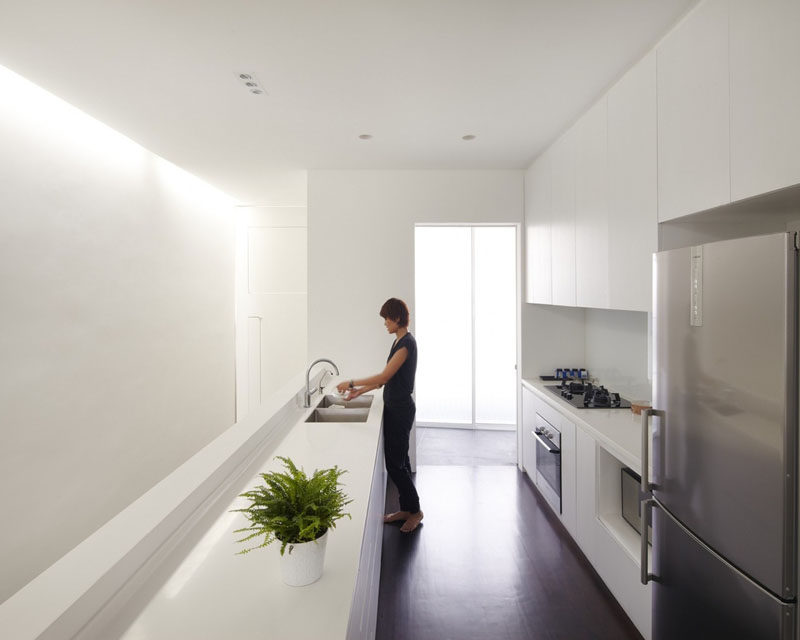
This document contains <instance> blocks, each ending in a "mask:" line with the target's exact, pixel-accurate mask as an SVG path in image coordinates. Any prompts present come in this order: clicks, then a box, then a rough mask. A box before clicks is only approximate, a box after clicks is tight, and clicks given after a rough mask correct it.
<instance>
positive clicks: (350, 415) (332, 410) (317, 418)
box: [306, 398, 369, 422]
mask: <svg viewBox="0 0 800 640" xmlns="http://www.w3.org/2000/svg"><path fill="white" fill-rule="evenodd" d="M356 399H358V398H356ZM321 405H322V403H320V405H319V406H318V408H316V409H314V410H313V411H312V412H311V415H309V416H308V418H306V422H366V421H367V416H369V407H354V408H350V409H342V408H340V407H329V408H325V407H322V406H321Z"/></svg>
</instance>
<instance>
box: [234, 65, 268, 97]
mask: <svg viewBox="0 0 800 640" xmlns="http://www.w3.org/2000/svg"><path fill="white" fill-rule="evenodd" d="M236 79H237V80H238V81H239V82H241V83H242V86H243V87H244V88H245V89H247V90H248V91H249V92H250V93H252V94H253V95H257V96H260V95H262V94H264V93H265V91H264V89H263V88H262V87H261V85H260V84H259V82H258V78H256V76H255V74H254V73H249V72H245V71H238V72H237V73H236Z"/></svg>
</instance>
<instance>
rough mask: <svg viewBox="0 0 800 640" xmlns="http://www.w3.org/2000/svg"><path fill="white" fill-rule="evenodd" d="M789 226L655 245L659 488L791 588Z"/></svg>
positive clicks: (743, 557) (699, 524)
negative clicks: (681, 245)
mask: <svg viewBox="0 0 800 640" xmlns="http://www.w3.org/2000/svg"><path fill="white" fill-rule="evenodd" d="M793 241H794V237H793V234H788V233H778V234H771V235H764V236H757V237H753V238H744V239H739V240H729V241H725V242H715V243H711V244H706V245H702V246H699V247H691V248H685V249H675V250H673V251H664V252H661V253H658V254H656V261H655V270H656V280H655V282H656V296H655V306H654V314H653V335H654V343H655V347H654V361H655V377H654V380H653V406H654V407H655V408H657V409H661V410H663V411H664V412H665V417H664V419H663V420H662V419H656V420H654V421H653V477H652V481H653V484H654V494H655V496H656V497H657V498H658V500H659V501H660V502H661V503H662V504H663V505H664V506H665V507H666V508H667V509H668V510H669V511H670V512H671V513H673V514H674V515H675V516H676V517H677V518H678V519H679V520H680V521H681V522H682V523H683V524H684V525H686V526H687V527H688V528H689V529H691V530H692V531H693V532H694V533H695V534H696V535H697V536H698V537H699V538H701V539H702V540H703V541H704V542H705V543H706V544H708V545H709V546H710V547H711V548H713V549H714V550H715V551H716V552H718V553H719V554H720V555H722V556H724V557H725V558H726V559H727V560H729V561H730V562H731V563H733V564H734V565H735V566H737V567H738V568H739V569H741V570H742V571H744V572H745V573H747V574H748V575H750V576H752V577H753V578H754V579H755V580H757V581H758V582H759V583H761V584H763V585H764V586H765V587H767V588H768V589H769V590H770V591H772V592H773V593H775V594H777V595H779V596H781V597H782V598H785V599H790V598H792V597H793V596H794V594H795V584H794V581H795V578H794V576H795V566H794V560H793V558H794V549H795V541H794V540H795V531H794V526H795V493H796V492H795V484H796V482H797V479H796V457H797V454H796V447H797V444H796V442H795V437H796V431H797V408H796V405H797V380H796V356H795V355H794V354H795V351H796V338H795V334H796V330H797V329H796V319H795V314H796V305H797V301H796V292H795V289H796V286H797V283H796V262H797V254H796V252H795V251H794V248H793Z"/></svg>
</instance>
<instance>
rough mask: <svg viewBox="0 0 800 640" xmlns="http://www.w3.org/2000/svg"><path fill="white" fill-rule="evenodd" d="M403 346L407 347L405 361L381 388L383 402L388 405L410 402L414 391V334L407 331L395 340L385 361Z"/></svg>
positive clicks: (415, 354)
mask: <svg viewBox="0 0 800 640" xmlns="http://www.w3.org/2000/svg"><path fill="white" fill-rule="evenodd" d="M403 347H405V348H406V349H408V356H406V361H405V362H404V363H403V364H402V365H401V366H400V368H399V369H398V370H397V373H395V374H394V375H393V376H392V377H391V378H390V379H389V382H387V383H386V386H385V387H384V389H383V403H384V404H385V405H386V406H389V407H391V406H393V405H406V404H409V403H410V402H412V399H411V392H412V391H414V377H415V376H416V373H417V341H416V340H415V339H414V336H412V335H411V334H410V333H407V334H406V335H404V336H403V337H402V338H400V339H399V340H397V341H396V342H395V343H394V344H393V345H392V348H391V350H390V351H389V357H388V358H387V359H386V362H389V360H391V359H392V356H393V355H394V354H395V353H397V351H398V350H400V349H402V348H403Z"/></svg>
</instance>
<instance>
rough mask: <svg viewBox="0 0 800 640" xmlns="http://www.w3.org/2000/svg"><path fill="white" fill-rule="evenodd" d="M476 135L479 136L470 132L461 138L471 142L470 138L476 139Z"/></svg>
mask: <svg viewBox="0 0 800 640" xmlns="http://www.w3.org/2000/svg"><path fill="white" fill-rule="evenodd" d="M476 137H477V136H474V135H472V134H471V133H468V134H467V135H465V136H461V139H462V140H466V141H467V142H469V141H470V140H474V139H475V138H476Z"/></svg>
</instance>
